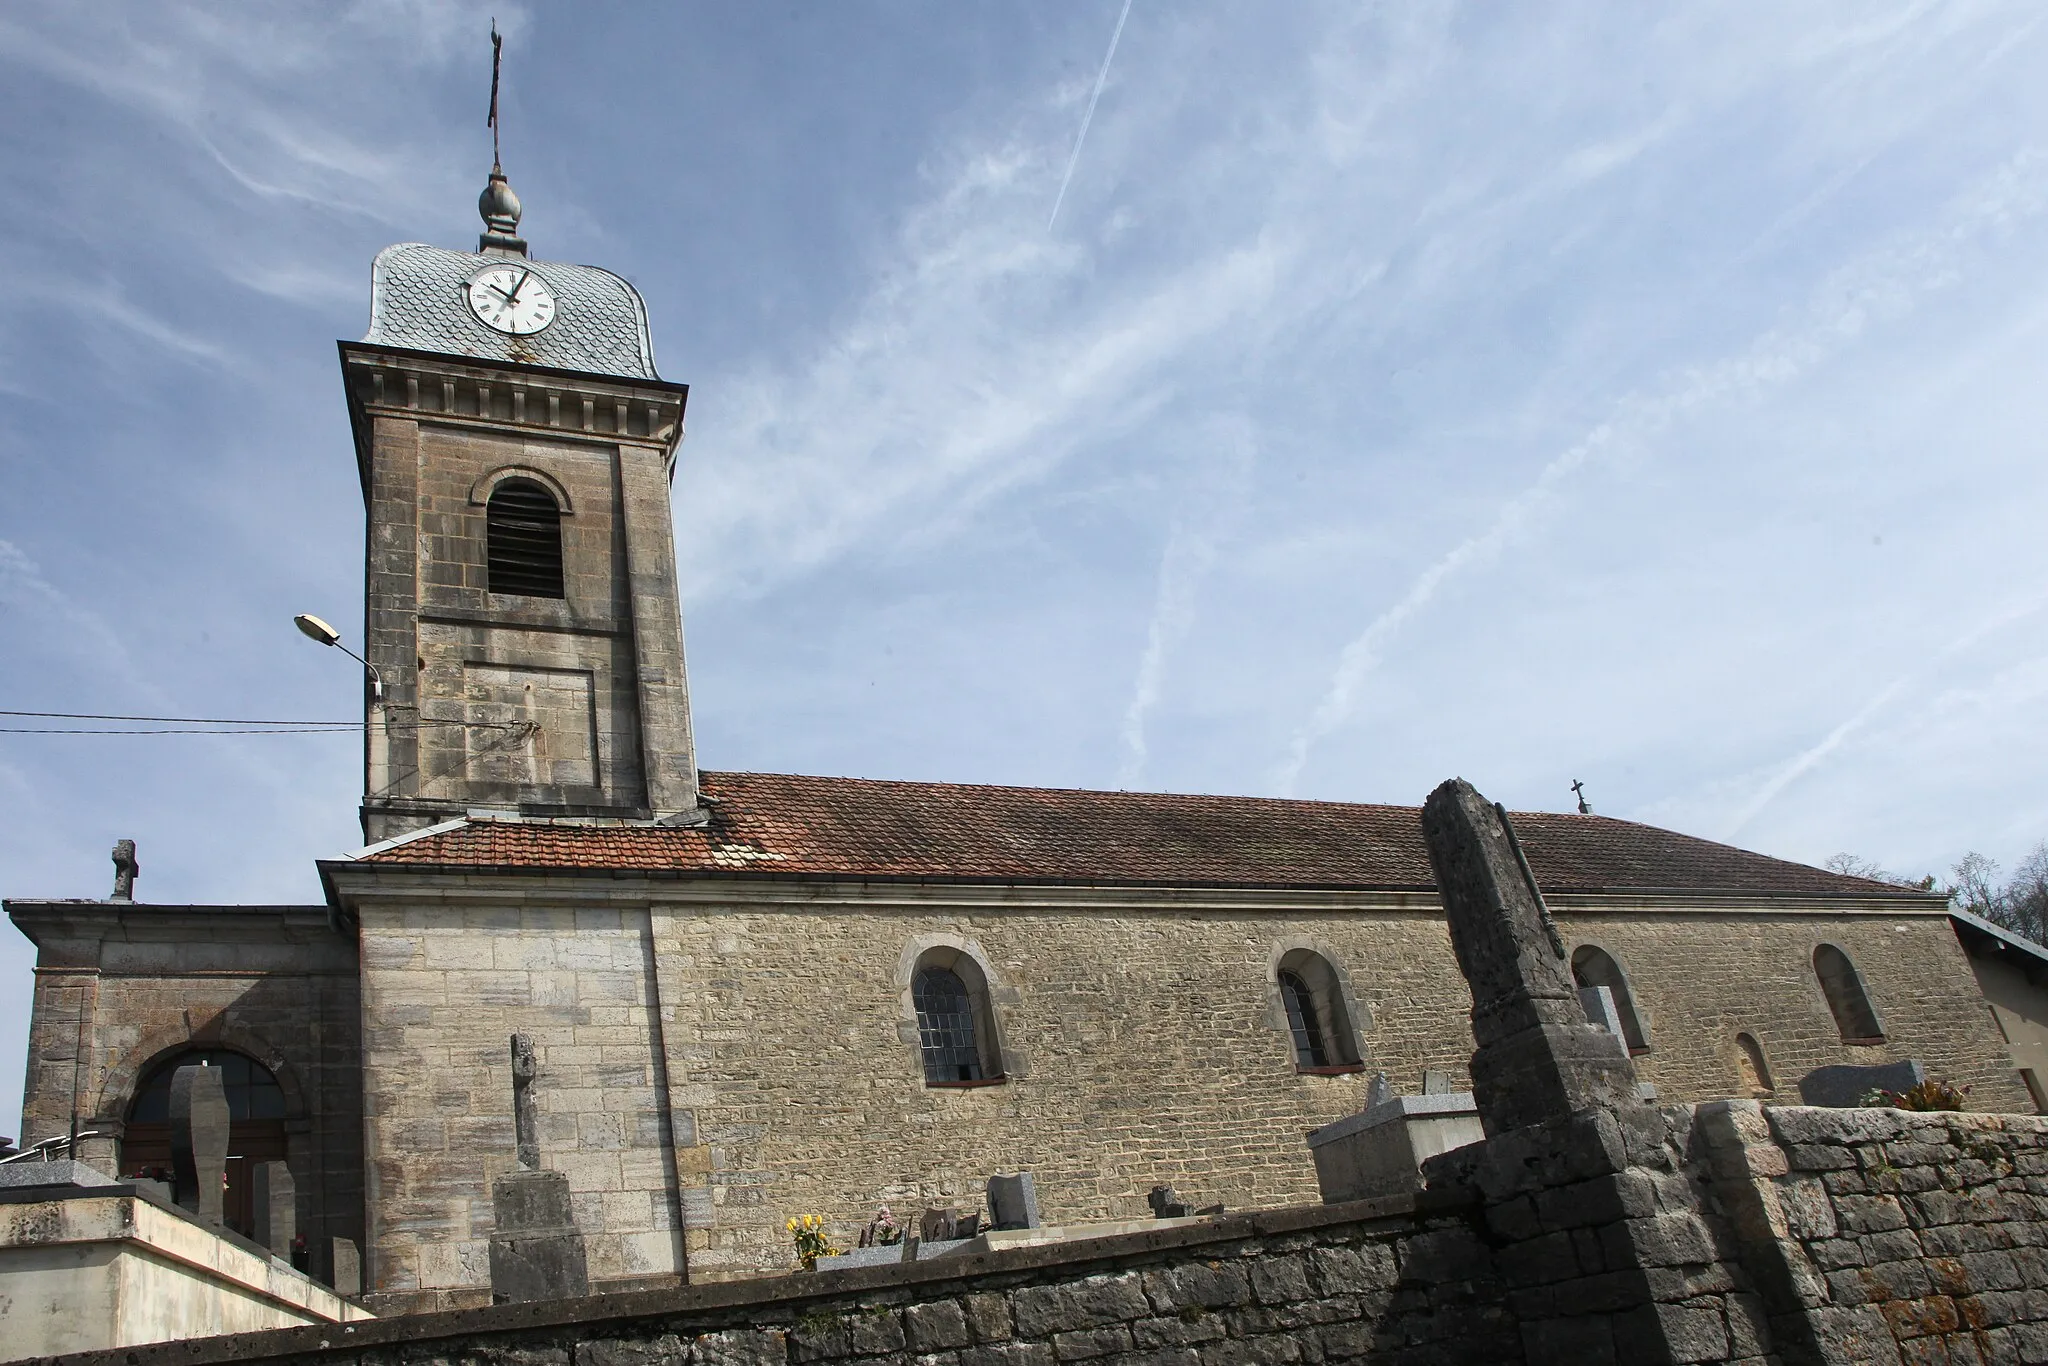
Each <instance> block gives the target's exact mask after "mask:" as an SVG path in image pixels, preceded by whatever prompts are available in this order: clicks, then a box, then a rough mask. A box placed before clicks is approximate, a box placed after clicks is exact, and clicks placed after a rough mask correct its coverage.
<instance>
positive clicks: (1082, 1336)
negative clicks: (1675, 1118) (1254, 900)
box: [67, 1198, 1519, 1366]
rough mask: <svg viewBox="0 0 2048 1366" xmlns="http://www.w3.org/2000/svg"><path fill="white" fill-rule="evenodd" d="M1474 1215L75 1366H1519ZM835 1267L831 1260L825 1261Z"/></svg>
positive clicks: (995, 1260) (896, 1272) (1136, 1238)
mask: <svg viewBox="0 0 2048 1366" xmlns="http://www.w3.org/2000/svg"><path fill="white" fill-rule="evenodd" d="M1468 1213H1469V1211H1468V1210H1464V1209H1459V1208H1456V1207H1450V1206H1446V1207H1443V1208H1439V1209H1437V1210H1435V1211H1434V1212H1432V1213H1427V1214H1417V1213H1415V1212H1414V1201H1412V1200H1410V1199H1405V1198H1395V1199H1390V1200H1383V1201H1362V1202H1359V1203H1358V1204H1355V1205H1348V1206H1331V1207H1313V1208H1307V1209H1300V1210H1289V1211H1273V1212H1267V1213H1262V1214H1256V1215H1237V1216H1226V1217H1224V1218H1222V1219H1219V1220H1217V1221H1215V1222H1214V1223H1212V1224H1202V1225H1182V1226H1179V1227H1173V1228H1165V1229H1160V1230H1158V1231H1155V1232H1148V1233H1141V1234H1130V1235H1125V1236H1121V1237H1115V1238H1105V1239H1099V1240H1092V1241H1088V1242H1080V1243H1068V1244H1057V1245H1052V1246H1045V1247H1032V1248H1022V1249H1017V1250H1013V1251H1009V1252H1004V1253H1001V1254H996V1255H994V1256H975V1257H969V1256H959V1257H955V1258H943V1259H940V1260H938V1261H926V1262H921V1263H916V1264H912V1265H898V1266H886V1267H876V1268H868V1269H859V1270H852V1271H843V1272H832V1271H829V1270H821V1271H820V1272H819V1273H818V1274H816V1275H802V1274H797V1275H791V1276H786V1277H780V1278H776V1279H773V1280H763V1281H751V1282H732V1283H727V1284H721V1285H711V1286H704V1287H697V1288H692V1289H688V1290H677V1291H667V1292H649V1293H642V1294H634V1295H617V1296H609V1297H604V1298H601V1299H595V1300H580V1301H567V1302H558V1303H556V1304H552V1305H502V1306H496V1307H491V1308H482V1309H474V1310H464V1311H456V1312H451V1313H443V1314H434V1315H423V1316H415V1317H411V1318H407V1319H402V1320H383V1321H379V1322H374V1323H363V1324H354V1325H349V1326H348V1328H347V1329H346V1331H345V1332H344V1331H341V1330H337V1329H316V1330H312V1331H300V1330H287V1331H284V1332H278V1333H264V1334H249V1335H244V1336H242V1337H239V1338H218V1339H212V1340H204V1341H198V1342H192V1343H177V1344H165V1345H163V1346H159V1347H145V1348H135V1349H130V1350H128V1351H125V1352H122V1353H119V1354H114V1353H105V1354H93V1355H89V1356H78V1357H71V1358H67V1362H68V1363H70V1364H71V1366H174V1364H175V1366H207V1364H209V1363H215V1362H279V1363H282V1362H305V1363H315V1362H317V1363H326V1364H328V1366H386V1364H387V1363H400V1362H413V1361H418V1362H423V1363H424V1362H428V1361H440V1362H447V1361H463V1362H469V1363H473V1364H474V1366H499V1364H500V1363H502V1364H503V1366H571V1364H572V1363H573V1366H656V1364H657V1363H660V1364H662V1366H684V1363H702V1366H742V1364H744V1366H781V1363H811V1362H838V1361H854V1360H867V1361H908V1360H911V1359H913V1358H915V1359H916V1360H917V1361H918V1362H920V1363H921V1366H996V1364H997V1363H1017V1364H1018V1366H1051V1364H1052V1363H1053V1362H1055V1361H1071V1360H1077V1359H1082V1358H1087V1359H1094V1360H1100V1361H1102V1362H1105V1363H1122V1362H1129V1363H1135V1362H1140V1361H1143V1362H1178V1361H1186V1362H1195V1361H1197V1360H1213V1361H1247V1360H1249V1361H1293V1360H1318V1359H1321V1360H1333V1361H1334V1360H1347V1359H1355V1358H1360V1357H1368V1356H1370V1357H1372V1358H1373V1359H1384V1360H1390V1361H1391V1360H1401V1361H1414V1362H1425V1361H1427V1362H1445V1363H1452V1362H1455V1363H1472V1364H1473V1366H1477V1364H1478V1363H1482V1362H1484V1363H1491V1362H1501V1361H1509V1360H1516V1359H1519V1345H1518V1342H1517V1338H1516V1331H1515V1325H1514V1324H1513V1322H1512V1321H1511V1320H1510V1319H1509V1318H1508V1317H1507V1312H1506V1310H1505V1308H1504V1307H1503V1305H1502V1301H1501V1296H1500V1291H1499V1287H1498V1285H1497V1284H1496V1283H1495V1282H1494V1281H1493V1280H1492V1279H1491V1277H1490V1275H1489V1271H1488V1258H1487V1255H1486V1251H1485V1248H1484V1245H1483V1244H1481V1243H1480V1241H1479V1240H1478V1238H1477V1237H1476V1236H1475V1235H1474V1233H1473V1232H1472V1229H1471V1227H1470V1225H1469V1223H1468V1219H1467V1215H1468ZM825 1265H826V1266H829V1262H827V1263H826V1264H825Z"/></svg>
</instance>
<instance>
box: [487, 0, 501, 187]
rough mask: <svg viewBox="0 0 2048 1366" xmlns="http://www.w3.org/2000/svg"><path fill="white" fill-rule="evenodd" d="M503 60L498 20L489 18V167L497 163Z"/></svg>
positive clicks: (495, 166) (494, 168) (494, 166)
mask: <svg viewBox="0 0 2048 1366" xmlns="http://www.w3.org/2000/svg"><path fill="white" fill-rule="evenodd" d="M504 60H505V40H504V38H503V37H502V36H500V34H499V33H498V21H497V19H496V18H495V17H494V18H493V19H492V20H491V117H490V118H489V119H488V120H487V121H486V122H487V123H488V124H489V127H490V130H491V169H492V170H493V171H495V170H498V169H499V165H498V68H499V66H500V65H501V64H502V63H503V62H504Z"/></svg>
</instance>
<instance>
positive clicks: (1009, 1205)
mask: <svg viewBox="0 0 2048 1366" xmlns="http://www.w3.org/2000/svg"><path fill="white" fill-rule="evenodd" d="M988 1220H989V1227H990V1228H1037V1227H1038V1192H1037V1190H1036V1189H1035V1188H1034V1187H1033V1186H1032V1184H1031V1173H1030V1172H1018V1173H1017V1174H1016V1175H1015V1176H1004V1175H1002V1174H1001V1173H997V1174H996V1175H994V1176H991V1177H990V1178H989V1179H988Z"/></svg>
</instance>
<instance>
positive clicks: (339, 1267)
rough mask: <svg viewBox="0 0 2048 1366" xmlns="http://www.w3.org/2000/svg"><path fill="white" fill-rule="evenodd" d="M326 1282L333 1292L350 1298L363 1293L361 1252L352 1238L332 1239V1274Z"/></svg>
mask: <svg viewBox="0 0 2048 1366" xmlns="http://www.w3.org/2000/svg"><path fill="white" fill-rule="evenodd" d="M328 1283H329V1284H330V1285H332V1286H333V1287H334V1293H335V1294H337V1295H346V1296H347V1297H348V1298H350V1299H354V1298H355V1297H356V1296H358V1295H360V1294H362V1293H363V1254H362V1252H361V1251H360V1250H359V1249H358V1248H357V1247H356V1245H355V1243H354V1242H353V1241H352V1240H350V1239H347V1238H336V1239H335V1240H334V1275H333V1277H332V1278H331V1279H330V1281H329V1282H328Z"/></svg>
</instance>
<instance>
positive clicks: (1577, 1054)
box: [1422, 778, 1643, 1134]
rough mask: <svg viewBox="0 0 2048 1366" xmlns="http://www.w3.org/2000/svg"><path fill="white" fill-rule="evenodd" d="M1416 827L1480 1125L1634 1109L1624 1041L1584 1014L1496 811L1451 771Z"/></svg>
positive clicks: (1497, 1129)
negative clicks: (1459, 1000) (1439, 915)
mask: <svg viewBox="0 0 2048 1366" xmlns="http://www.w3.org/2000/svg"><path fill="white" fill-rule="evenodd" d="M1422 834H1423V839H1424V840H1425V841H1426V842H1427V844H1428V846H1429V861H1430V866H1431V867H1433V868H1434V869H1435V870H1436V883H1437V888H1438V890H1439V892H1440V894H1441V895H1442V897H1443V902H1444V911H1445V913H1446V914H1447V915H1448V917H1449V919H1450V930H1451V947H1452V948H1453V949H1454V950H1456V952H1457V955H1458V967H1459V969H1460V970H1461V971H1463V972H1464V974H1465V981H1466V984H1467V985H1468V986H1470V987H1471V989H1472V1039H1473V1042H1474V1043H1475V1044H1476V1045H1477V1048H1476V1050H1475V1051H1474V1053H1473V1054H1472V1096H1473V1099H1474V1100H1475V1101H1476V1102H1477V1103H1478V1106H1479V1115H1480V1119H1481V1121H1482V1122H1483V1123H1484V1124H1485V1125H1486V1131H1487V1133H1488V1134H1495V1133H1501V1132H1505V1131H1506V1130H1509V1129H1519V1128H1522V1127H1524V1126H1526V1125H1530V1124H1536V1123H1541V1122H1543V1121H1545V1120H1550V1119H1556V1118H1559V1117H1561V1116H1564V1115H1568V1114H1571V1113H1573V1112H1575V1111H1581V1110H1589V1109H1593V1108H1596V1107H1597V1108H1605V1109H1610V1110H1615V1109H1623V1108H1626V1109H1629V1110H1640V1109H1642V1108H1643V1107H1642V1104H1641V1102H1640V1101H1639V1100H1638V1099H1637V1096H1636V1074H1635V1067H1634V1066H1633V1065H1632V1064H1631V1063H1630V1062H1629V1059H1628V1049H1627V1047H1626V1046H1625V1045H1624V1044H1623V1043H1622V1042H1621V1040H1620V1039H1619V1038H1618V1037H1616V1036H1615V1035H1613V1034H1610V1033H1608V1032H1606V1031H1605V1030H1602V1029H1596V1028H1595V1027H1593V1026H1592V1025H1591V1024H1589V1023H1587V1020H1586V1012H1585V1009H1584V1008H1583V1007H1582V1006H1581V1005H1580V1004H1579V988H1578V984H1577V983H1576V982H1575V981H1573V980H1572V971H1571V964H1570V963H1569V962H1568V961H1567V960H1566V958H1565V950H1564V940H1563V938H1562V937H1560V936H1559V934H1558V932H1557V925H1556V923H1555V922H1554V921H1553V920H1552V919H1551V918H1550V910H1549V908H1548V907H1546V906H1545V905H1544V904H1543V899H1542V896H1541V895H1540V893H1539V892H1538V891H1537V888H1536V881H1535V876H1534V874H1533V873H1532V872H1531V871H1530V870H1529V866H1528V861H1527V859H1526V858H1525V857H1524V855H1523V852H1522V849H1521V846H1520V844H1519V843H1518V842H1517V840H1516V838H1515V834H1514V831H1513V828H1512V827H1511V826H1510V825H1509V824H1508V819H1507V815H1506V813H1505V812H1504V811H1502V810H1501V809H1500V808H1499V807H1497V806H1495V805H1494V804H1493V803H1491V802H1489V801H1487V800H1486V799H1485V798H1484V797H1482V796H1480V795H1479V793H1478V792H1477V791H1476V790H1475V789H1474V788H1473V786H1472V784H1470V783H1468V782H1465V781H1464V780H1463V779H1457V778H1454V779H1452V780H1451V781H1450V782H1447V783H1445V784H1443V785H1442V786H1440V787H1439V788H1437V790H1436V791H1434V792H1432V793H1430V794H1429V801H1428V802H1427V803H1426V804H1425V805H1424V806H1423V808H1422Z"/></svg>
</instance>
